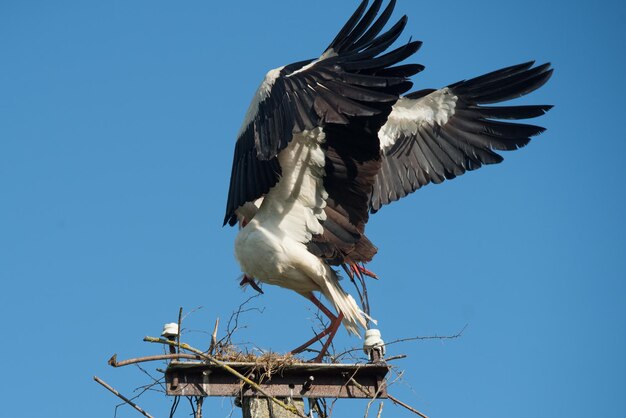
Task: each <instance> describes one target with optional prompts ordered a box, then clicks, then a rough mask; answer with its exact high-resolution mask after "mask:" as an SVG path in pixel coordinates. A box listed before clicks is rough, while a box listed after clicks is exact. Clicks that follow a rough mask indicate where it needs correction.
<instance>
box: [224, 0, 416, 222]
mask: <svg viewBox="0 0 626 418" xmlns="http://www.w3.org/2000/svg"><path fill="white" fill-rule="evenodd" d="M393 4H394V2H393V1H392V2H391V3H390V5H389V6H388V7H387V8H386V9H385V11H384V12H383V14H382V15H381V16H380V17H379V18H378V19H377V20H376V21H375V22H374V23H373V24H372V21H373V20H374V17H375V15H376V14H377V12H378V10H379V9H380V5H381V1H378V0H375V1H374V3H373V5H372V6H371V7H370V9H369V10H367V11H365V9H366V7H367V1H366V0H365V1H363V2H362V3H361V5H360V6H359V7H358V9H357V11H356V12H355V13H354V14H353V16H352V17H351V18H350V19H349V21H348V22H347V23H346V25H345V26H344V27H343V28H342V29H341V31H340V32H339V34H338V35H337V37H336V38H335V40H334V41H333V42H332V43H331V45H330V46H329V48H328V49H327V50H326V52H325V53H324V54H323V55H322V56H321V57H320V58H319V59H318V60H315V61H313V60H308V61H301V62H298V63H295V64H291V65H288V66H285V67H283V68H281V69H278V70H273V71H270V73H268V75H267V76H266V78H265V80H264V82H263V83H262V84H261V86H260V87H259V90H258V91H257V95H256V97H255V100H253V102H252V104H251V105H250V109H249V111H248V113H247V115H246V119H245V122H244V126H243V127H242V130H241V132H240V134H239V137H238V139H237V144H236V146H235V154H234V159H233V168H232V174H231V180H230V189H229V193H228V199H227V203H226V216H225V218H224V224H226V223H229V224H230V225H234V224H235V223H236V222H237V216H236V213H235V211H236V210H237V209H238V208H239V207H241V206H242V205H244V204H245V203H246V202H252V201H254V200H256V199H257V198H259V197H261V196H263V195H264V194H266V193H267V192H268V191H269V189H270V188H271V187H273V186H274V185H275V184H276V183H277V181H278V179H279V176H280V167H279V165H278V162H277V159H276V157H277V155H278V153H279V152H280V151H281V150H283V149H284V148H285V147H286V146H287V145H288V144H289V142H290V141H291V139H292V137H293V134H294V133H299V132H302V131H304V130H310V129H313V128H317V127H321V128H326V127H327V126H330V125H334V126H339V127H341V126H344V127H345V126H349V125H352V124H353V121H354V120H359V119H363V120H366V119H369V118H372V117H374V116H377V115H380V117H381V118H382V119H380V121H381V125H382V123H384V120H386V117H387V115H388V114H389V112H390V111H391V106H392V105H393V104H394V103H395V102H396V100H397V99H398V97H399V95H400V94H402V93H404V92H406V91H407V90H408V89H409V88H410V87H411V85H412V84H411V82H410V81H408V77H410V76H411V75H413V74H415V73H416V72H417V71H418V70H419V69H420V68H421V67H420V66H396V67H394V65H395V64H397V63H398V62H400V61H402V60H404V59H405V58H407V57H408V56H409V55H411V54H413V53H414V52H415V51H417V49H418V48H419V47H420V45H421V43H420V42H409V43H407V44H406V45H403V46H400V47H398V48H396V49H393V50H391V51H390V52H388V53H386V54H384V55H380V56H379V54H381V53H383V52H385V51H387V50H388V49H389V48H390V47H391V45H392V43H393V42H394V41H395V40H396V39H397V38H398V36H399V35H400V33H401V32H402V29H403V28H404V26H405V24H406V17H402V18H401V19H400V20H399V21H398V23H397V24H395V25H394V26H393V27H392V28H390V29H389V30H388V31H386V32H383V33H381V30H382V27H383V26H384V24H385V23H386V22H387V20H388V19H389V15H390V14H391V11H392V10H393ZM384 71H388V74H385V73H384ZM377 141H378V140H377V138H376V146H378V142H377ZM376 159H379V157H378V156H377V157H376ZM242 177H243V178H242ZM245 178H247V180H246V179H245ZM250 178H251V179H253V180H252V181H251V180H250ZM367 193H368V198H367V199H369V191H368V192H367ZM364 208H365V210H367V208H368V203H367V202H366V203H365V206H364ZM351 216H352V215H351Z"/></svg>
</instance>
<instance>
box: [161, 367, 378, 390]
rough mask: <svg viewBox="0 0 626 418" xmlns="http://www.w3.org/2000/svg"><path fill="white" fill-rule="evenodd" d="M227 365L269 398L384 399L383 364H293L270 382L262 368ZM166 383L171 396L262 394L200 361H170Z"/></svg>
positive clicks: (225, 372)
mask: <svg viewBox="0 0 626 418" xmlns="http://www.w3.org/2000/svg"><path fill="white" fill-rule="evenodd" d="M226 364H228V365H229V366H230V367H232V368H233V369H235V370H236V371H238V372H239V373H241V374H243V375H244V376H249V378H250V379H251V380H253V381H255V382H256V383H258V384H259V385H260V386H261V388H262V389H263V390H264V391H265V392H266V393H267V394H268V395H269V396H273V397H277V398H287V397H294V398H303V397H306V398H368V396H367V395H366V393H378V396H377V397H378V398H383V399H384V398H387V390H386V387H385V376H386V375H387V373H388V372H389V366H387V364H386V363H384V362H377V363H374V364H327V363H301V364H293V365H288V366H285V367H282V368H281V369H280V370H279V371H275V372H274V373H273V374H271V377H270V378H269V379H268V378H265V379H259V378H257V376H266V374H265V372H266V370H264V366H263V365H259V364H257V363H242V362H228V363H226ZM165 382H166V393H167V394H168V395H171V396H237V397H248V396H253V397H258V396H259V395H261V394H260V393H259V392H257V391H256V390H254V388H251V387H250V386H249V385H242V382H241V380H239V379H238V378H237V377H236V376H234V375H233V374H231V373H229V372H227V371H226V370H224V369H223V368H221V367H219V366H215V365H211V364H207V363H203V362H195V361H184V362H181V361H172V362H171V363H170V365H169V366H168V368H167V370H166V372H165ZM354 382H357V384H358V386H361V388H365V389H366V391H367V392H364V391H363V390H362V389H361V388H359V387H358V386H357V385H355V383H354Z"/></svg>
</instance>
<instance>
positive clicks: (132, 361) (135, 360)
mask: <svg viewBox="0 0 626 418" xmlns="http://www.w3.org/2000/svg"><path fill="white" fill-rule="evenodd" d="M181 358H185V359H189V360H200V357H199V356H196V355H194V354H186V353H176V354H160V355H156V356H146V357H138V358H131V359H128V360H122V361H117V354H113V356H112V357H111V358H110V359H109V361H108V362H107V363H108V364H109V366H113V367H122V366H128V365H129V364H135V363H144V362H146V361H154V360H169V359H181Z"/></svg>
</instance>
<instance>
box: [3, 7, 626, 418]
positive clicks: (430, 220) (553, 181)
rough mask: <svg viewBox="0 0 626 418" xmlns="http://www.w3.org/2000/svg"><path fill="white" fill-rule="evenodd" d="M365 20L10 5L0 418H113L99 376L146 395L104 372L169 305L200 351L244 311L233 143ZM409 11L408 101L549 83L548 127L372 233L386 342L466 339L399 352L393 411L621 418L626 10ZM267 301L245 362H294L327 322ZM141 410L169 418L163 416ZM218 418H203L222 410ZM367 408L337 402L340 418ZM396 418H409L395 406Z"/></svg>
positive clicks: (153, 349)
mask: <svg viewBox="0 0 626 418" xmlns="http://www.w3.org/2000/svg"><path fill="white" fill-rule="evenodd" d="M356 4H357V1H356V0H354V1H352V0H351V1H342V2H337V1H331V0H324V1H300V0H298V1H295V0H289V1H287V0H281V1H272V2H268V1H266V2H259V1H245V2H243V1H233V2H209V1H185V2H172V1H155V0H151V1H107V2H93V1H91V2H88V1H55V2H44V1H15V2H10V1H2V2H1V3H0V278H1V286H2V290H1V293H0V318H1V321H2V324H3V325H2V327H3V332H2V335H3V337H2V343H1V344H0V347H1V348H0V351H1V353H2V375H3V378H2V379H0V398H2V400H3V401H2V404H3V412H2V415H3V416H6V417H18V416H19V417H34V416H48V417H50V416H59V417H60V416H63V417H82V416H86V415H89V416H97V417H112V416H113V414H114V405H116V404H117V403H118V399H117V398H115V397H114V396H113V395H111V394H110V393H108V392H106V391H105V390H104V389H103V388H102V387H100V386H98V385H97V384H96V383H94V382H93V381H92V376H93V375H98V376H100V377H102V378H103V379H104V380H106V381H107V382H109V383H111V384H112V385H113V386H115V387H116V388H118V389H119V390H120V391H122V392H123V393H125V394H127V395H130V394H132V393H133V389H134V388H135V387H137V386H140V385H143V384H147V383H149V378H148V377H147V376H145V375H144V374H143V373H141V372H140V371H139V370H138V369H136V368H134V367H128V368H124V369H112V368H110V367H109V366H107V365H106V360H107V359H108V358H109V357H110V356H111V355H112V354H113V353H118V354H119V357H120V359H122V358H128V357H135V356H140V355H148V354H156V353H159V352H161V351H162V348H161V347H160V346H157V345H151V344H148V343H143V342H142V341H141V339H142V337H143V336H144V335H158V334H159V333H160V330H161V327H162V324H163V323H165V322H172V321H176V318H177V314H178V308H179V306H183V307H184V308H185V311H186V312H189V311H191V310H192V309H195V308H197V307H202V309H199V310H197V311H195V312H193V313H192V314H190V315H189V316H188V317H187V318H186V320H185V328H186V332H185V334H184V337H185V340H187V341H190V342H191V343H193V344H195V345H196V346H198V347H201V348H205V347H206V346H207V345H208V339H209V336H208V335H207V334H206V333H203V332H202V331H210V330H211V329H212V327H213V322H214V320H215V318H216V317H220V318H221V319H222V322H223V323H224V322H225V321H226V320H227V319H228V317H229V316H230V314H231V312H232V311H233V310H234V309H236V308H237V306H238V305H239V304H240V303H241V302H242V301H244V300H245V299H246V298H247V297H248V296H249V295H251V294H252V293H251V292H250V290H248V291H246V292H245V293H244V292H242V291H241V290H240V289H239V287H238V285H237V283H238V275H239V274H240V272H239V269H238V266H237V264H236V261H235V260H234V257H233V250H232V247H233V239H234V236H235V233H236V230H235V229H231V228H222V227H221V221H222V219H223V214H224V213H223V211H224V206H225V198H226V193H227V186H228V179H229V175H230V164H231V158H232V151H233V146H234V139H235V136H236V133H237V131H238V129H239V125H240V123H241V120H242V118H243V114H244V112H245V110H246V108H247V106H248V103H249V101H250V99H251V97H252V94H253V93H254V91H255V89H256V87H257V85H258V83H259V82H260V80H261V79H262V77H263V75H264V74H265V72H266V71H267V70H269V69H271V68H275V67H278V66H281V65H283V64H287V63H290V62H294V61H297V60H301V59H305V58H313V57H316V56H317V55H318V54H319V53H321V52H322V51H323V49H324V48H325V47H326V45H327V44H328V43H329V42H330V40H331V39H332V38H333V37H334V35H335V33H336V31H337V30H338V29H339V28H340V27H341V25H342V24H343V23H344V21H345V20H346V19H347V17H348V16H349V15H350V14H351V13H352V11H353V9H354V8H355V7H356ZM404 13H406V14H407V15H409V23H408V26H407V29H406V31H405V34H404V35H403V36H402V38H401V41H403V42H406V41H407V40H408V39H409V37H413V39H419V40H422V41H423V42H424V46H423V48H422V50H421V51H420V52H419V53H418V54H417V55H416V56H415V57H414V58H413V60H414V61H417V62H420V63H422V64H425V65H426V70H425V71H424V72H423V73H422V74H419V75H418V76H417V77H416V78H415V86H416V87H415V88H427V87H440V86H444V85H447V84H449V83H452V82H455V81H457V80H460V79H463V78H469V77H472V76H476V75H480V74H482V73H485V72H487V71H491V70H494V69H497V68H500V67H503V66H506V65H510V64H515V63H519V62H523V61H526V60H530V59H536V60H537V61H538V62H545V61H551V62H552V63H553V65H554V67H555V68H556V72H555V75H554V77H553V78H552V80H551V81H550V82H549V83H548V84H547V85H546V86H544V87H543V88H542V89H540V90H539V91H537V92H535V93H533V94H532V95H531V97H529V98H527V99H524V100H521V101H519V103H538V104H554V105H555V108H554V109H553V110H552V111H551V112H550V113H549V114H548V115H546V116H545V117H542V118H541V119H540V120H538V121H537V123H538V124H540V125H543V126H545V127H547V128H548V131H547V132H546V133H545V134H543V135H541V136H540V137H538V138H536V139H535V140H534V141H532V142H531V144H530V145H529V146H528V147H526V148H524V149H522V150H520V151H517V152H514V153H508V154H506V155H505V161H504V163H503V164H501V165H499V166H490V167H486V168H483V169H481V170H478V171H476V172H472V173H469V174H466V175H464V176H462V177H461V178H458V179H456V180H454V181H451V182H446V183H444V184H442V185H438V186H428V187H426V188H424V189H422V190H420V191H418V192H417V193H415V194H414V195H412V196H411V197H410V198H407V199H405V200H403V201H401V202H399V203H397V204H394V205H392V206H390V207H388V208H385V209H384V210H382V211H381V212H380V213H379V214H377V215H376V216H374V217H373V218H372V219H371V222H370V225H369V229H368V235H369V236H370V237H371V238H372V240H373V241H374V242H375V243H376V244H377V245H378V246H379V248H380V251H379V254H378V255H377V257H376V259H375V261H374V262H373V263H371V265H370V266H371V268H372V270H374V271H376V272H377V273H378V274H379V275H380V276H381V280H380V281H378V282H375V281H371V282H370V293H371V298H372V305H373V310H372V314H373V316H375V317H376V318H377V319H378V320H379V324H380V328H381V329H382V332H383V337H384V338H385V339H386V340H389V341H390V340H394V339H397V338H403V337H410V336H416V335H421V336H427V335H435V334H438V335H449V334H454V333H456V332H457V331H459V330H460V329H462V328H463V327H464V326H465V324H468V326H467V329H466V330H465V332H464V333H463V335H462V336H461V337H460V338H458V339H455V340H447V341H417V342H410V343H404V344H397V345H394V346H390V347H389V352H390V353H389V354H390V355H394V354H401V353H404V354H407V355H408V358H406V359H404V360H398V361H396V362H395V364H397V366H398V367H399V369H404V370H405V374H404V376H403V380H402V381H401V382H398V383H396V384H394V385H393V386H392V388H391V391H392V393H393V394H394V395H396V396H397V397H398V398H400V399H402V400H404V401H405V402H407V403H409V404H411V405H413V406H414V407H416V408H417V409H419V410H421V411H423V412H424V413H426V414H428V415H429V416H431V417H432V418H435V417H437V418H440V417H441V418H443V417H449V418H452V417H459V416H481V417H503V416H505V417H510V418H514V417H527V416H533V417H536V418H540V417H555V416H567V417H571V418H574V417H589V416H602V417H606V418H609V417H623V416H624V410H626V397H624V393H625V389H626V360H625V357H626V356H625V353H626V321H625V314H626V312H625V309H624V298H625V296H626V284H625V273H626V262H625V258H626V257H625V256H626V251H625V250H626V245H625V244H626V238H625V232H626V229H625V225H624V215H625V212H626V211H625V200H624V196H625V190H624V180H625V174H626V170H625V169H624V161H623V160H624V155H626V141H625V139H626V138H625V134H624V115H623V112H624V105H623V97H624V95H625V94H626V89H625V83H624V72H625V65H624V58H625V55H624V43H625V41H626V36H625V35H626V31H625V29H624V28H625V26H624V22H625V21H626V6H625V5H624V2H618V1H615V2H611V1H605V2H597V1H593V2H592V1H576V2H569V1H553V2H545V1H538V0H532V1H524V2H522V1H510V0H499V1H487V0H480V1H472V2H467V1H449V2H437V1H416V0H413V1H409V0H399V1H398V5H397V7H396V13H395V15H394V16H395V18H399V17H400V16H401V15H402V14H404ZM344 283H345V286H346V288H347V289H351V285H350V284H349V282H348V281H344ZM265 291H266V294H265V295H264V296H262V297H261V298H258V299H255V301H254V302H253V306H256V307H258V308H264V311H263V313H262V314H260V313H258V312H250V313H247V314H245V315H244V316H243V317H242V324H245V325H246V326H247V328H245V329H241V330H240V331H239V332H238V333H237V334H236V336H237V338H236V340H237V341H239V342H246V341H248V342H253V343H254V344H255V345H256V346H257V347H259V348H261V349H272V350H275V351H280V352H284V351H287V350H289V349H291V348H293V347H294V346H295V345H298V344H299V343H300V342H302V341H303V340H304V339H306V338H308V336H309V335H310V332H311V331H310V328H311V327H312V326H313V325H314V322H313V321H312V319H311V318H312V317H314V314H315V311H314V310H312V309H310V307H309V306H308V304H307V303H306V301H305V300H304V299H302V298H300V297H299V296H297V295H295V294H293V293H290V292H288V291H285V290H282V289H278V288H272V287H269V286H266V287H265ZM222 330H223V327H222ZM360 344H361V341H360V340H358V339H356V338H351V337H348V336H347V335H346V333H345V331H341V333H340V335H339V337H338V339H337V346H338V349H340V348H341V347H350V346H356V347H358V346H359V345H360ZM147 367H148V368H149V369H150V370H151V371H152V372H153V374H154V375H157V374H158V373H157V372H154V368H155V367H162V364H151V365H147ZM138 402H139V404H140V405H141V406H143V407H144V408H145V409H147V410H148V411H149V412H151V413H152V414H154V415H155V416H160V417H163V416H167V414H168V412H169V405H170V402H171V399H165V397H164V396H163V395H161V394H160V393H155V392H150V393H148V394H146V395H144V396H142V397H141V398H139V400H138ZM207 405H210V406H207V407H206V408H207V409H208V412H210V413H209V415H210V416H212V417H226V416H228V414H229V412H230V411H231V408H232V406H231V403H230V401H229V400H221V399H214V400H211V401H210V402H208V403H207ZM364 407H365V405H364V403H362V402H358V401H349V400H348V401H342V402H339V403H338V405H337V407H336V411H335V416H336V417H340V416H362V414H363V411H364ZM180 408H181V411H180V412H179V415H178V416H187V415H186V414H187V412H188V407H187V405H186V404H183V403H181V407H180ZM375 412H376V407H374V410H373V411H372V416H375ZM239 413H240V412H239V411H238V410H236V411H234V416H238V415H239ZM127 416H128V417H134V416H139V415H138V414H137V413H136V412H135V411H133V410H132V409H130V408H128V407H127V406H124V407H122V408H121V409H120V410H119V411H118V417H127ZM384 416H387V417H389V416H394V417H405V416H407V417H408V416H411V415H410V413H409V412H408V411H405V410H403V409H401V408H399V407H395V406H393V405H392V404H391V403H389V402H387V403H386V405H385V410H384V412H383V417H384Z"/></svg>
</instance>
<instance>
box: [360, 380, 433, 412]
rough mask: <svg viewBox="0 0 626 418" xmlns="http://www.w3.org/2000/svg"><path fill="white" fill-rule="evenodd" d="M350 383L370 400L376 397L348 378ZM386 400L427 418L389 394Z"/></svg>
mask: <svg viewBox="0 0 626 418" xmlns="http://www.w3.org/2000/svg"><path fill="white" fill-rule="evenodd" d="M350 381H351V382H352V383H353V384H354V386H356V387H357V388H358V389H359V390H361V392H363V393H365V394H366V395H367V396H369V397H370V398H373V397H374V396H376V395H372V394H371V393H370V391H369V390H367V389H366V388H365V387H363V385H361V384H360V383H359V382H357V381H356V380H354V379H353V378H350ZM387 398H389V399H390V400H391V401H392V402H393V403H395V404H397V405H400V406H402V407H404V408H406V409H408V410H409V411H411V412H413V413H414V414H417V415H419V416H420V417H422V418H428V416H427V415H424V414H422V413H421V412H420V411H418V410H417V409H415V408H413V407H412V406H410V405H407V404H405V403H404V402H402V401H401V400H399V399H398V398H396V397H394V396H391V395H390V394H387Z"/></svg>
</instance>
